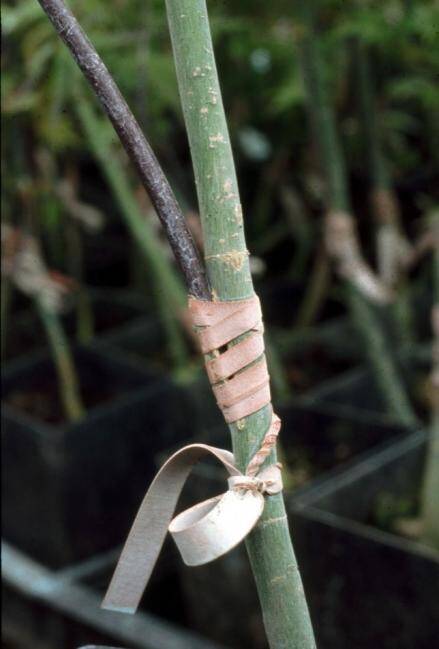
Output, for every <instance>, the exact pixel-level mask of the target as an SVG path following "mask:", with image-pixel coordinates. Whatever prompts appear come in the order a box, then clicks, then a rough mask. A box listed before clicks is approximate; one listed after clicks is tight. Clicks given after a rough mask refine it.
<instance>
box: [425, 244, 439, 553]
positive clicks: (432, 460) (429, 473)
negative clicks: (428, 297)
mask: <svg viewBox="0 0 439 649" xmlns="http://www.w3.org/2000/svg"><path fill="white" fill-rule="evenodd" d="M433 272H434V278H433V283H434V291H435V307H434V308H435V309H439V251H437V250H436V252H435V255H434V261H433ZM434 317H436V318H437V317H438V316H437V315H436V316H433V318H434ZM438 326H439V325H438V323H433V329H434V340H433V345H434V348H433V356H434V357H433V371H432V418H431V437H430V440H429V443H428V446H427V458H426V461H425V469H424V484H423V488H422V496H421V498H422V502H421V509H422V517H423V522H424V525H423V528H424V539H425V541H426V542H427V543H429V544H431V545H433V546H434V547H436V548H437V549H439V497H438V494H439V386H438V385H437V381H438V376H439V331H438Z"/></svg>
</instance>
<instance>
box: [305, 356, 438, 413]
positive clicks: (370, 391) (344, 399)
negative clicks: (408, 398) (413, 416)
mask: <svg viewBox="0 0 439 649" xmlns="http://www.w3.org/2000/svg"><path fill="white" fill-rule="evenodd" d="M431 353H432V352H431V346H430V345H425V346H423V347H419V348H417V349H415V350H411V351H410V353H409V354H406V355H402V356H400V357H399V358H397V359H396V362H397V367H398V368H399V372H400V376H401V377H402V379H403V381H404V383H405V385H406V386H407V389H408V394H411V395H413V394H414V395H417V394H418V393H419V384H420V383H422V381H423V380H424V381H425V378H426V377H427V375H428V373H429V371H430V366H431V362H432V360H431V359H432V356H431ZM301 401H302V402H303V403H304V404H307V405H308V404H309V405H318V407H319V408H320V409H322V410H325V411H327V412H333V413H335V414H337V413H338V414H340V415H341V416H344V415H346V416H352V417H356V418H359V419H361V418H364V419H365V420H366V421H370V422H372V421H377V422H378V423H379V422H386V421H387V422H392V421H395V419H396V418H395V416H394V415H392V414H388V413H387V412H386V405H385V402H384V400H383V397H382V393H381V390H380V388H379V386H378V384H377V380H376V378H375V376H374V373H373V372H372V371H371V370H370V369H368V368H357V369H354V370H351V371H349V372H345V373H344V374H343V375H341V376H339V377H337V378H334V379H332V380H329V381H326V382H324V383H322V384H321V385H320V386H318V387H317V388H316V389H314V390H312V391H311V392H310V393H309V394H307V395H304V396H303V397H301ZM417 406H418V409H419V410H420V411H421V412H422V410H423V404H422V403H421V402H419V403H418V404H417ZM424 407H425V404H424Z"/></svg>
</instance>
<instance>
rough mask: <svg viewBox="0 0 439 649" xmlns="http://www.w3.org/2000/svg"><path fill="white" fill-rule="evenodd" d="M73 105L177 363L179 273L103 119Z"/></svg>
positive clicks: (81, 102)
mask: <svg viewBox="0 0 439 649" xmlns="http://www.w3.org/2000/svg"><path fill="white" fill-rule="evenodd" d="M75 108H76V111H77V114H78V117H79V120H80V122H81V125H82V128H83V130H84V133H85V135H86V137H87V140H88V142H89V145H90V147H91V150H92V152H93V154H94V156H95V158H96V161H97V163H98V164H99V166H100V167H101V169H102V171H103V173H104V176H105V178H106V179H107V182H108V184H109V186H110V188H111V191H112V192H113V195H114V197H115V199H116V201H117V203H118V206H119V209H120V211H121V214H122V216H123V218H124V220H125V223H126V225H127V227H128V230H129V231H130V233H131V235H132V236H133V239H134V240H135V241H136V243H137V245H138V246H139V249H140V250H141V252H142V254H143V255H144V257H145V260H146V261H147V263H148V264H149V267H150V269H151V274H152V277H153V285H155V286H156V289H157V290H156V298H157V305H158V309H159V311H160V314H161V316H162V320H163V324H164V327H165V329H166V331H167V335H168V344H169V350H170V354H171V356H172V359H173V361H174V363H175V365H176V366H177V367H182V366H184V365H185V364H186V363H187V361H188V349H187V345H186V342H185V339H184V336H183V332H182V329H181V326H180V324H179V323H178V321H177V318H176V316H177V314H178V313H179V312H180V311H181V310H182V309H184V308H185V306H186V292H185V290H184V287H183V284H182V283H181V281H180V279H179V277H178V276H177V274H176V272H175V271H174V269H173V267H172V266H171V265H170V264H169V262H168V261H167V259H166V257H165V256H164V255H163V253H162V251H161V245H160V242H159V241H157V236H156V234H155V232H154V230H153V228H152V227H151V225H150V224H149V222H148V220H147V219H146V218H145V217H144V216H143V215H142V213H141V212H140V209H139V206H138V203H137V201H136V199H135V197H134V194H133V191H132V189H131V187H130V184H129V181H128V179H127V175H126V172H125V170H124V168H123V166H122V164H121V163H120V161H119V158H118V157H117V155H115V154H114V152H113V151H112V150H111V147H110V145H109V141H108V137H107V134H106V132H104V131H103V128H104V126H103V124H102V122H101V121H100V120H99V119H98V118H97V117H96V115H95V113H94V111H93V109H92V108H91V107H90V105H89V103H88V101H87V100H86V99H85V98H83V97H78V99H77V101H76V102H75Z"/></svg>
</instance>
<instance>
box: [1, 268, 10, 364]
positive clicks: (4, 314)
mask: <svg viewBox="0 0 439 649" xmlns="http://www.w3.org/2000/svg"><path fill="white" fill-rule="evenodd" d="M11 289H12V286H11V282H10V280H9V279H8V278H7V277H2V279H1V297H0V299H1V332H0V333H1V341H0V345H1V358H3V354H4V351H5V344H6V333H7V326H8V316H9V307H10V303H11Z"/></svg>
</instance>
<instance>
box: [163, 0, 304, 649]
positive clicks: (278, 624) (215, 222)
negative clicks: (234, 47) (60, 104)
mask: <svg viewBox="0 0 439 649" xmlns="http://www.w3.org/2000/svg"><path fill="white" fill-rule="evenodd" d="M166 6H167V11H168V20H169V28H170V33H171V38H172V45H173V50H174V59H175V65H176V70H177V78H178V84H179V90H180V97H181V102H182V106H183V112H184V117H185V122H186V128H187V132H188V136H189V143H190V148H191V154H192V162H193V167H194V172H195V181H196V186H197V194H198V201H199V209H200V215H201V221H202V226H203V235H204V242H205V259H206V267H207V273H208V278H209V282H210V286H211V288H212V298H213V299H219V300H238V299H243V298H248V297H250V296H252V295H253V294H254V291H253V283H252V278H251V275H250V269H249V259H248V253H247V249H246V242H245V236H244V228H243V219H242V210H241V203H240V199H239V192H238V184H237V179H236V173H235V167H234V160H233V155H232V149H231V145H230V139H229V133H228V128H227V123H226V118H225V114H224V108H223V103H222V97H221V91H220V87H219V81H218V75H217V71H216V64H215V58H214V53H213V46H212V40H211V35H210V28H209V21H208V15H207V8H206V3H205V1H204V0H167V2H166ZM270 421H271V406H266V407H264V408H263V409H262V410H260V411H259V412H257V413H254V414H253V415H250V416H249V417H246V418H245V419H244V420H242V421H240V422H239V426H238V425H237V424H232V425H230V430H231V434H232V441H233V450H234V454H235V458H236V461H237V463H238V465H239V467H240V468H241V469H244V468H245V466H246V465H247V463H248V461H249V460H250V458H251V457H252V455H253V454H254V453H255V451H256V450H257V449H258V448H259V445H260V443H261V441H262V438H263V437H264V435H265V433H266V431H267V430H268V427H269V424H270ZM275 460H276V458H275V453H273V454H272V455H271V457H270V459H269V461H270V462H273V461H275ZM247 549H248V553H249V557H250V562H251V566H252V569H253V574H254V576H255V580H256V584H257V589H258V593H259V597H260V601H261V605H262V611H263V617H264V623H265V628H266V632H267V636H268V640H269V644H270V647H271V648H272V649H286V648H289V649H293V648H294V649H296V648H297V649H299V647H300V648H301V649H311V648H313V647H315V641H314V637H313V631H312V627H311V622H310V618H309V614H308V609H307V604H306V599H305V595H304V591H303V587H302V582H301V578H300V575H299V571H298V568H297V562H296V559H295V556H294V551H293V547H292V543H291V539H290V535H289V530H288V522H287V517H286V512H285V506H284V503H283V498H282V496H281V495H277V496H271V497H269V498H267V501H266V505H265V510H264V514H263V516H262V518H261V520H260V522H259V524H258V525H257V527H256V529H255V530H254V531H253V532H252V533H251V534H250V536H249V537H248V539H247Z"/></svg>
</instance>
